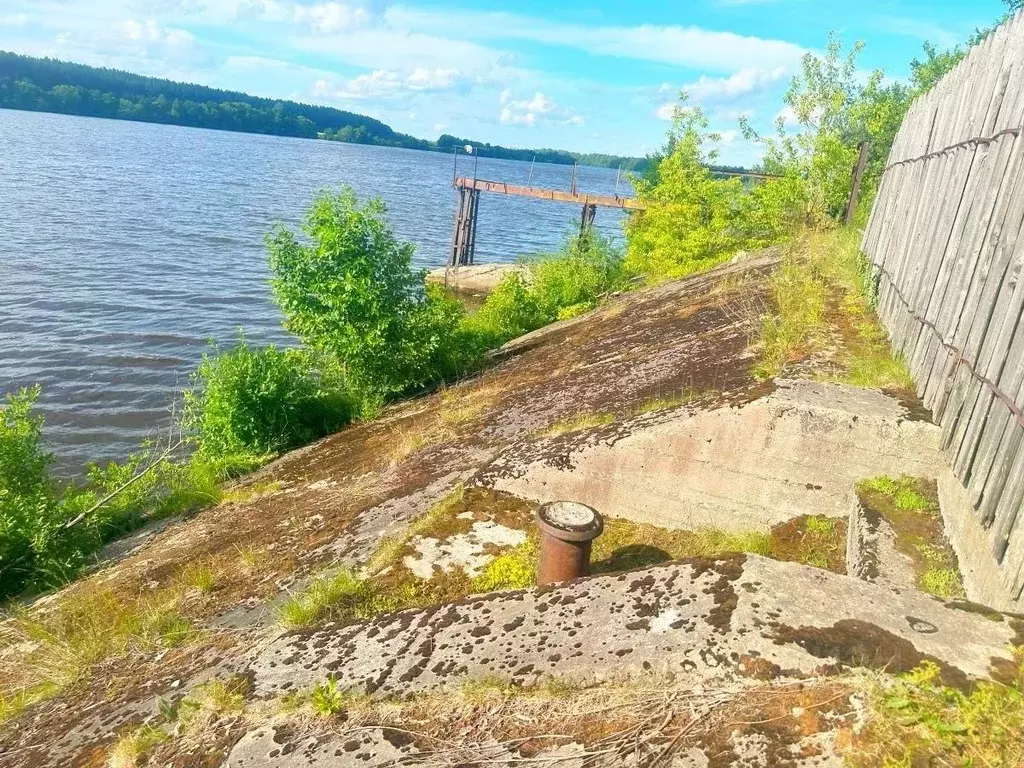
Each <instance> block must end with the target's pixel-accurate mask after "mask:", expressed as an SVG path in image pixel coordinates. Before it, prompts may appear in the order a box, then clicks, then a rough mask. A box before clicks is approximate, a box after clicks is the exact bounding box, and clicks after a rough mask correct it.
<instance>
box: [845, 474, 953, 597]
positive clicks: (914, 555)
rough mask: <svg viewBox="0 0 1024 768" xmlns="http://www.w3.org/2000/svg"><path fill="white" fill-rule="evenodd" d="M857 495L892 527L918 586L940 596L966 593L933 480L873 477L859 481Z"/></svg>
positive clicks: (870, 510) (897, 545) (897, 546)
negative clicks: (908, 560)
mask: <svg viewBox="0 0 1024 768" xmlns="http://www.w3.org/2000/svg"><path fill="white" fill-rule="evenodd" d="M857 494H858V496H859V497H860V502H861V504H862V505H863V507H864V509H865V511H866V512H867V514H869V515H870V514H875V515H880V516H881V517H883V518H884V519H885V520H886V521H887V522H888V523H889V525H890V526H891V527H892V530H893V533H894V534H895V535H896V548H897V549H898V550H899V551H900V553H902V554H903V555H905V556H906V557H908V558H909V559H910V561H911V563H912V564H913V568H914V574H915V580H916V584H917V587H918V589H921V590H922V591H924V592H930V593H931V594H933V595H936V596H938V597H943V598H962V597H964V596H965V595H966V593H965V591H964V587H963V579H962V577H961V575H960V568H959V564H958V563H957V558H956V553H955V552H954V551H953V548H952V547H951V546H950V544H949V541H948V539H947V538H946V533H945V528H944V527H943V523H942V515H941V513H940V512H939V499H938V490H937V488H936V485H935V481H933V480H926V479H923V478H915V477H899V478H891V477H876V478H871V479H869V480H865V481H863V482H862V483H860V484H858V486H857Z"/></svg>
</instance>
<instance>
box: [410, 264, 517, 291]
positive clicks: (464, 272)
mask: <svg viewBox="0 0 1024 768" xmlns="http://www.w3.org/2000/svg"><path fill="white" fill-rule="evenodd" d="M528 273H529V270H528V269H527V268H526V266H524V265H522V264H467V265H465V266H461V267H442V268H440V269H432V270H430V271H429V272H427V282H428V283H437V284H439V285H444V286H447V287H448V288H451V289H453V290H456V291H466V292H468V293H490V292H491V291H493V290H494V289H495V288H497V287H498V284H499V283H500V282H501V281H502V280H504V279H505V278H506V277H508V276H509V275H513V274H518V275H520V276H522V277H525V276H526V275H527V274H528Z"/></svg>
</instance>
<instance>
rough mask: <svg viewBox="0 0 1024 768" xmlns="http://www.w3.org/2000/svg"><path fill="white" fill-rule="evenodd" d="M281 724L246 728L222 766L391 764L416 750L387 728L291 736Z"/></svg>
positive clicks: (347, 767)
mask: <svg viewBox="0 0 1024 768" xmlns="http://www.w3.org/2000/svg"><path fill="white" fill-rule="evenodd" d="M291 730H292V729H291V728H290V727H289V726H288V725H286V724H284V723H282V724H279V725H275V724H273V723H268V724H267V725H265V726H264V727H261V728H257V729H256V730H253V731H250V732H249V733H247V734H246V735H245V736H243V737H242V739H241V740H240V741H239V742H238V743H237V744H236V745H235V747H234V749H232V750H231V753H230V754H229V755H228V758H227V760H225V761H224V764H223V768H257V767H258V768H312V766H324V768H326V767H327V766H330V768H355V767H356V766H358V767H359V768H365V766H370V765H373V766H383V765H394V764H396V763H398V762H399V761H400V760H402V759H403V758H407V757H408V756H409V755H412V754H415V753H416V752H417V750H416V749H415V747H413V746H412V745H410V744H409V743H408V741H409V740H408V739H405V738H403V737H402V735H401V734H399V732H398V731H395V730H393V729H390V728H360V729H358V730H351V731H349V732H347V733H346V732H342V733H339V734H336V735H332V736H329V737H327V738H322V737H315V736H307V737H302V738H295V737H293V736H292V734H291V733H290V731H291Z"/></svg>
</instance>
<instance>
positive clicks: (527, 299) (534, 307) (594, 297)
mask: <svg viewBox="0 0 1024 768" xmlns="http://www.w3.org/2000/svg"><path fill="white" fill-rule="evenodd" d="M626 278H627V273H626V272H625V270H624V267H623V255H622V253H621V252H620V251H618V250H617V249H615V248H614V247H613V246H612V244H611V243H610V242H609V241H608V240H607V239H606V238H604V237H601V236H600V235H598V234H597V233H595V232H593V230H589V231H588V232H586V233H585V234H584V235H583V236H582V237H579V236H572V237H569V238H568V239H567V240H566V243H565V245H564V246H563V248H562V250H561V251H560V252H558V253H555V254H550V255H546V256H541V257H539V258H537V259H535V260H533V261H531V262H529V264H528V274H527V277H525V278H524V277H523V276H522V275H521V274H519V273H512V274H510V275H508V276H507V277H506V278H505V279H504V280H503V281H502V282H501V283H499V284H498V286H497V288H495V289H494V290H493V291H492V292H491V293H490V295H488V297H487V299H486V301H484V304H483V306H482V307H480V309H478V310H477V311H476V312H475V313H474V314H473V315H470V316H469V317H467V318H466V319H465V321H464V323H463V329H464V330H465V331H466V336H467V338H466V339H465V340H464V341H463V343H464V344H465V345H466V347H467V349H475V350H477V351H479V350H481V349H492V348H494V347H499V346H501V345H502V344H504V343H505V342H506V341H509V340H510V339H514V338H516V337H518V336H522V335H523V334H525V333H529V332H530V331H533V330H536V329H537V328H540V327H541V326H544V325H547V324H548V323H552V322H554V321H555V320H565V319H568V318H570V317H575V316H576V315H580V314H583V313H584V312H587V311H589V310H590V309H593V308H594V306H596V305H597V302H598V300H599V299H600V298H601V296H603V295H605V294H607V293H609V292H610V291H613V290H615V289H616V288H620V287H622V286H623V285H624V283H625V281H626Z"/></svg>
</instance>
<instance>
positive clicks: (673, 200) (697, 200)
mask: <svg viewBox="0 0 1024 768" xmlns="http://www.w3.org/2000/svg"><path fill="white" fill-rule="evenodd" d="M719 138H720V137H719V136H718V134H715V133H711V132H709V131H708V119H707V117H705V115H704V113H703V112H702V111H701V109H700V107H696V106H694V107H691V106H687V96H686V93H685V92H684V93H682V94H680V103H679V106H677V107H676V109H675V113H674V115H673V119H672V127H671V128H670V129H669V134H668V141H667V144H666V147H665V149H664V152H663V155H662V158H661V160H660V161H658V163H657V165H656V167H655V168H654V169H652V170H651V171H650V172H648V173H647V174H645V175H644V176H643V177H642V178H635V179H634V184H635V186H636V191H637V197H638V198H639V200H640V201H641V202H642V203H643V204H644V210H643V211H642V212H641V213H639V214H637V215H635V216H633V217H632V218H631V219H630V220H629V222H628V224H627V226H626V235H627V252H626V261H625V267H626V269H627V270H628V271H631V272H635V273H639V274H647V275H651V276H657V277H678V276H682V275H685V274H689V273H692V272H696V271H700V270H702V269H705V268H707V267H710V266H713V265H714V264H716V263H718V261H720V260H721V259H722V258H723V257H725V256H726V255H728V254H729V253H730V252H731V251H732V250H734V249H735V247H736V245H737V229H736V224H737V219H738V214H739V210H740V207H739V198H740V196H741V194H742V192H743V187H742V184H741V182H740V181H739V179H731V180H728V181H724V180H719V179H715V178H714V176H713V175H712V173H711V171H710V170H709V169H708V166H709V165H710V164H711V163H712V162H713V161H714V160H715V158H716V156H717V152H716V151H715V150H714V149H713V148H712V147H709V146H708V145H709V144H714V143H716V142H717V141H719Z"/></svg>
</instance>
